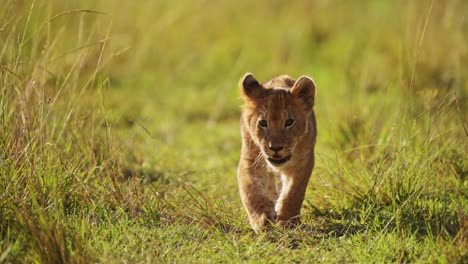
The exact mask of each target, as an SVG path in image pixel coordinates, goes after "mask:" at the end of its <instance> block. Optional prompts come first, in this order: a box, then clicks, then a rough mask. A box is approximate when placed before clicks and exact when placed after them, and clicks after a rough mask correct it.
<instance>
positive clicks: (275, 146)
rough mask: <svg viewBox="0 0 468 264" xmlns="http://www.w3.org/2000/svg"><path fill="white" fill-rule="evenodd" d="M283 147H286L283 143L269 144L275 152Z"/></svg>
mask: <svg viewBox="0 0 468 264" xmlns="http://www.w3.org/2000/svg"><path fill="white" fill-rule="evenodd" d="M283 147H284V146H283V145H275V144H268V148H269V149H271V150H273V151H275V152H278V151H280V150H282V149H283Z"/></svg>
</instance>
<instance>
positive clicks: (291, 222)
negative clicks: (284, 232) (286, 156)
mask: <svg viewBox="0 0 468 264" xmlns="http://www.w3.org/2000/svg"><path fill="white" fill-rule="evenodd" d="M311 170H312V169H306V170H305V171H304V172H301V173H297V174H296V175H294V176H288V175H282V177H281V182H282V189H281V194H280V197H279V198H278V201H277V203H276V205H275V209H276V212H277V214H278V216H277V219H276V220H277V221H278V224H279V225H281V226H286V227H295V226H297V225H299V224H300V223H301V220H300V215H301V207H302V203H303V202H304V197H305V193H306V189H307V183H308V181H309V177H310V173H311Z"/></svg>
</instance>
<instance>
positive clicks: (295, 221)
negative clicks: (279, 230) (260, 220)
mask: <svg viewBox="0 0 468 264" xmlns="http://www.w3.org/2000/svg"><path fill="white" fill-rule="evenodd" d="M276 222H277V223H278V226H281V227H284V228H296V227H298V226H299V225H301V218H300V216H299V215H298V216H294V217H285V216H282V215H278V217H277V218H276Z"/></svg>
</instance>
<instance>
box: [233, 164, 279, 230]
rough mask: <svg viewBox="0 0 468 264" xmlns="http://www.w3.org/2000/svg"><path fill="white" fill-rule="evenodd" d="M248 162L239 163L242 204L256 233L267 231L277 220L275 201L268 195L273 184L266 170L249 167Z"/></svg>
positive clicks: (238, 176)
mask: <svg viewBox="0 0 468 264" xmlns="http://www.w3.org/2000/svg"><path fill="white" fill-rule="evenodd" d="M246 163H248V161H242V160H241V162H240V163H239V168H238V172H237V180H238V183H239V192H240V196H241V200H242V203H243V205H244V208H245V210H246V211H247V214H248V215H249V221H250V225H251V226H252V228H253V230H254V231H255V233H257V234H258V233H259V232H260V231H262V230H265V229H266V228H267V227H268V226H269V225H270V223H274V222H275V219H276V213H275V201H272V200H271V198H270V197H271V195H268V193H267V187H268V186H269V185H270V184H271V183H270V182H269V180H270V177H268V176H269V175H268V173H267V172H266V170H265V168H255V167H253V166H249V164H246Z"/></svg>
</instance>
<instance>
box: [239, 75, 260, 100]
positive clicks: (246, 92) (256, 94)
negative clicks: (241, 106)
mask: <svg viewBox="0 0 468 264" xmlns="http://www.w3.org/2000/svg"><path fill="white" fill-rule="evenodd" d="M239 88H240V94H241V96H242V98H243V99H244V101H246V102H248V101H256V100H258V99H260V98H261V97H262V96H263V92H264V90H265V88H263V86H262V85H260V83H258V81H257V80H256V79H255V77H254V76H253V75H252V73H250V72H249V73H247V74H245V75H244V77H242V78H241V79H240V81H239Z"/></svg>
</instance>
